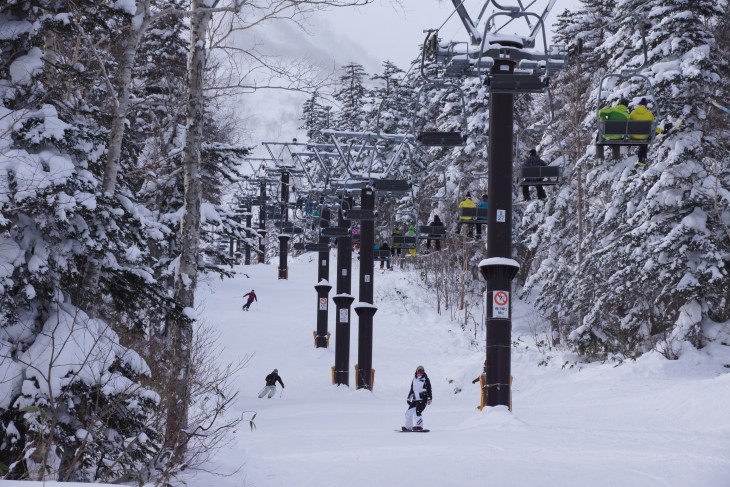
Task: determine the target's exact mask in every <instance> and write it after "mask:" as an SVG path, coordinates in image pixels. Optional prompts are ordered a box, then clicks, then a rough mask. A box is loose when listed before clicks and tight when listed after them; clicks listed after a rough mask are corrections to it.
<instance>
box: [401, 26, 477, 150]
mask: <svg viewBox="0 0 730 487" xmlns="http://www.w3.org/2000/svg"><path fill="white" fill-rule="evenodd" d="M429 40H431V42H430V43H429ZM423 44H424V48H423V49H422V51H421V77H422V78H423V79H424V80H425V81H426V84H425V85H423V86H422V87H421V88H420V89H419V90H418V93H417V95H416V106H415V108H414V117H413V123H412V132H413V133H414V134H416V140H417V141H418V142H420V144H421V145H422V146H425V147H458V146H462V145H464V144H465V143H466V131H467V121H466V98H465V97H464V92H463V91H462V89H461V87H460V86H459V85H457V84H454V83H446V82H444V81H441V80H437V79H433V78H430V77H428V75H426V69H425V66H426V53H427V52H428V51H429V49H427V47H428V46H431V49H432V50H433V49H436V51H437V50H438V39H437V37H436V34H435V31H429V32H428V34H427V35H426V40H425V41H424V43H423ZM434 46H435V47H434ZM426 88H436V89H438V88H446V89H448V91H447V93H444V94H443V95H442V96H441V97H440V99H443V98H444V97H445V96H446V95H447V94H449V93H452V92H453V93H455V94H456V95H458V97H459V105H460V110H461V111H460V114H459V127H458V130H449V131H439V130H426V129H425V128H424V126H425V122H424V121H422V120H419V113H418V112H419V109H420V107H421V96H422V95H423V93H424V90H425V89H426Z"/></svg>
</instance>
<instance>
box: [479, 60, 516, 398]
mask: <svg viewBox="0 0 730 487" xmlns="http://www.w3.org/2000/svg"><path fill="white" fill-rule="evenodd" d="M513 71H514V62H512V61H505V60H501V61H500V60H498V61H495V64H494V68H493V72H494V73H495V74H506V73H512V72H513ZM513 117H514V94H513V93H490V95H489V166H488V170H489V181H488V187H489V225H487V259H486V261H484V262H482V263H481V264H480V271H481V272H482V275H483V276H484V278H485V279H486V280H487V326H486V328H487V385H486V388H487V406H498V405H502V406H508V407H509V406H510V396H511V387H510V377H511V346H512V339H511V335H512V319H511V313H512V310H511V304H510V295H511V291H512V278H513V277H514V273H516V269H515V267H514V266H515V265H517V263H516V262H515V261H514V260H512V142H513V141H512V139H513V135H514V134H513V128H512V125H513ZM517 268H519V266H518V265H517Z"/></svg>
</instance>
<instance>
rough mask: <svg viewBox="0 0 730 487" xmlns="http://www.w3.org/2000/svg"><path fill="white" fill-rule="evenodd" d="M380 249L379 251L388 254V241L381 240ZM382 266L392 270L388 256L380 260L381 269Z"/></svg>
mask: <svg viewBox="0 0 730 487" xmlns="http://www.w3.org/2000/svg"><path fill="white" fill-rule="evenodd" d="M380 250H381V252H383V253H385V252H387V253H388V255H390V245H388V242H386V241H385V240H383V243H382V244H380ZM383 266H385V267H387V268H388V270H389V271H392V270H393V268H392V267H390V257H384V258H381V260H380V268H381V269H382V268H383Z"/></svg>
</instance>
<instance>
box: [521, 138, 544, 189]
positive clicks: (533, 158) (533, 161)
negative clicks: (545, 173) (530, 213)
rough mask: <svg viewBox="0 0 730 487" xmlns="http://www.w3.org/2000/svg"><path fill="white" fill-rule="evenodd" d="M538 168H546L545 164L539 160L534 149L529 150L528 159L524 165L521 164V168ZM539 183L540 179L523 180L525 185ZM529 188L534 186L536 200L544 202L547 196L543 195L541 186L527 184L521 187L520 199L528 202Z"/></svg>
mask: <svg viewBox="0 0 730 487" xmlns="http://www.w3.org/2000/svg"><path fill="white" fill-rule="evenodd" d="M540 166H547V163H546V162H545V161H543V160H542V159H540V156H538V155H537V151H536V150H535V149H530V157H528V158H527V159H526V160H525V162H524V164H522V167H540ZM539 181H540V178H528V179H526V180H525V182H526V183H537V182H539ZM530 186H535V189H536V190H537V199H539V200H544V199H545V198H546V197H547V195H546V194H545V190H544V189H543V187H542V185H541V184H529V185H525V186H522V197H523V198H524V200H525V201H530Z"/></svg>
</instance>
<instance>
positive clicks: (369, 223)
mask: <svg viewBox="0 0 730 487" xmlns="http://www.w3.org/2000/svg"><path fill="white" fill-rule="evenodd" d="M361 194H362V195H361V197H360V208H362V210H363V211H368V210H369V211H374V210H375V190H374V189H373V188H371V187H370V186H367V187H365V188H363V189H362V193H361ZM374 247H375V221H374V220H362V221H361V222H360V302H359V303H358V304H357V305H356V306H355V312H356V313H357V316H358V319H359V321H358V323H359V326H358V343H357V388H358V389H370V390H372V389H373V316H374V315H375V312H376V311H377V310H378V308H376V307H375V305H374V304H373V270H374V268H375V262H374V260H373V255H374V253H375V249H374Z"/></svg>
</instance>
